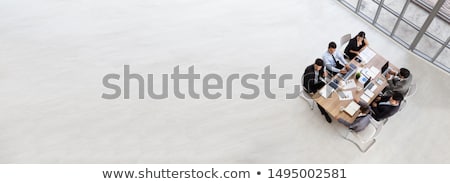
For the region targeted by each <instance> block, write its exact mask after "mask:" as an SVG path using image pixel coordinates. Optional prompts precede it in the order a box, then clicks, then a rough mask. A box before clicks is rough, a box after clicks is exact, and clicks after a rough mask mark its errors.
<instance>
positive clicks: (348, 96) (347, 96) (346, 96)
mask: <svg viewBox="0 0 450 184" xmlns="http://www.w3.org/2000/svg"><path fill="white" fill-rule="evenodd" d="M338 94H339V100H353V94H352V91H338Z"/></svg>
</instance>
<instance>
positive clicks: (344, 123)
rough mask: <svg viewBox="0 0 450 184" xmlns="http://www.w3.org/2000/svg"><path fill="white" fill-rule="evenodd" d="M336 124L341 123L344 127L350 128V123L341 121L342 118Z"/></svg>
mask: <svg viewBox="0 0 450 184" xmlns="http://www.w3.org/2000/svg"><path fill="white" fill-rule="evenodd" d="M338 122H339V123H341V124H343V125H345V126H346V127H350V126H351V125H352V124H351V123H349V122H348V121H345V120H344V119H342V118H339V119H338Z"/></svg>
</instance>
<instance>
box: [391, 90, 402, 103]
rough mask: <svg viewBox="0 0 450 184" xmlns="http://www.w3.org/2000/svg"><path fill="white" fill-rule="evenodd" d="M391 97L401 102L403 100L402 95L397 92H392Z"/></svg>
mask: <svg viewBox="0 0 450 184" xmlns="http://www.w3.org/2000/svg"><path fill="white" fill-rule="evenodd" d="M392 99H394V100H395V101H399V102H401V101H403V95H402V94H401V93H399V92H394V94H393V95H392Z"/></svg>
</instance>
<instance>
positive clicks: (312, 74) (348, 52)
mask: <svg viewBox="0 0 450 184" xmlns="http://www.w3.org/2000/svg"><path fill="white" fill-rule="evenodd" d="M368 45H369V42H368V40H367V38H366V34H365V33H364V32H363V31H361V32H359V33H358V34H357V36H355V37H354V38H352V39H350V41H349V43H348V45H347V46H346V48H345V51H344V52H345V56H346V57H348V59H349V60H352V59H353V58H355V57H356V56H358V55H359V54H360V52H361V51H363V50H364V49H365V48H366V47H367V46H368ZM336 47H337V46H336V43H335V42H333V41H332V42H330V43H329V44H328V49H327V50H326V52H325V53H324V54H323V55H322V59H320V58H317V59H316V60H315V62H314V64H312V65H309V66H308V67H306V69H305V71H304V74H303V87H304V90H305V91H306V92H307V93H309V94H310V95H311V96H312V95H314V94H315V93H316V92H317V91H318V90H320V89H321V88H322V87H324V86H325V83H324V82H323V81H324V80H323V79H324V78H326V77H327V76H328V75H330V77H332V76H334V75H336V74H337V73H341V74H345V73H347V72H348V70H349V68H350V67H349V64H348V62H347V61H346V59H345V58H344V55H343V54H342V53H340V52H339V51H338V50H337V49H336ZM385 77H386V79H387V81H388V86H387V87H386V88H385V89H383V91H382V93H380V94H378V96H377V97H376V98H375V100H374V101H373V102H372V103H371V104H365V103H364V102H360V101H359V99H355V101H357V102H358V104H359V105H360V112H361V113H360V114H359V115H358V116H357V118H356V119H355V121H354V122H347V121H345V120H343V119H341V118H340V119H338V122H339V123H342V124H344V125H345V126H347V127H349V128H350V129H352V130H354V131H356V132H358V131H362V130H364V128H366V127H367V126H368V124H369V122H370V121H369V117H370V116H372V117H373V118H374V119H375V120H377V121H380V120H382V119H385V118H388V117H391V116H392V115H394V114H395V113H397V112H398V111H399V108H400V104H401V103H402V101H403V99H404V96H405V95H406V94H407V92H408V90H409V88H410V85H411V82H412V75H411V73H410V71H409V70H408V69H406V68H401V69H400V70H399V71H398V72H397V71H393V70H391V71H389V72H387V74H386V75H385ZM321 78H322V80H321ZM318 107H319V110H320V112H321V114H322V115H324V116H325V119H326V120H327V122H328V123H331V122H332V119H331V117H330V116H329V115H328V113H327V112H326V110H325V109H324V108H323V107H322V106H320V105H319V104H318Z"/></svg>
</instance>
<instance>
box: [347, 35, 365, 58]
mask: <svg viewBox="0 0 450 184" xmlns="http://www.w3.org/2000/svg"><path fill="white" fill-rule="evenodd" d="M367 46H369V41H367V38H366V33H364V32H363V31H361V32H359V33H358V35H356V36H355V37H354V38H352V39H350V41H349V42H348V45H347V47H345V50H344V53H345V55H347V56H348V58H349V59H350V60H352V59H353V58H355V57H356V56H358V55H359V53H360V52H361V51H363V50H364V49H365V48H366V47H367Z"/></svg>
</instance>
